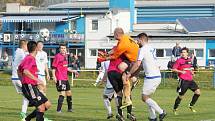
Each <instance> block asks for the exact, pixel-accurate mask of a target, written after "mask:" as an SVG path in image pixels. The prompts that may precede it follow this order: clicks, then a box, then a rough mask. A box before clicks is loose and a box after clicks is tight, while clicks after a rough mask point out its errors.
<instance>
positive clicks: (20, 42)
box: [19, 39, 28, 51]
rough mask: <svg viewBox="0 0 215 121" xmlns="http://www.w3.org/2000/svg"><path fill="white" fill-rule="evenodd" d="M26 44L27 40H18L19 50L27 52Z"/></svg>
mask: <svg viewBox="0 0 215 121" xmlns="http://www.w3.org/2000/svg"><path fill="white" fill-rule="evenodd" d="M27 43H28V41H27V40H24V39H22V40H19V48H22V49H24V50H25V51H27V50H28V48H27Z"/></svg>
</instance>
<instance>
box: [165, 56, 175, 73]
mask: <svg viewBox="0 0 215 121" xmlns="http://www.w3.org/2000/svg"><path fill="white" fill-rule="evenodd" d="M174 63H175V57H173V56H172V57H171V60H170V61H169V62H168V64H167V68H168V70H172V67H173V65H174Z"/></svg>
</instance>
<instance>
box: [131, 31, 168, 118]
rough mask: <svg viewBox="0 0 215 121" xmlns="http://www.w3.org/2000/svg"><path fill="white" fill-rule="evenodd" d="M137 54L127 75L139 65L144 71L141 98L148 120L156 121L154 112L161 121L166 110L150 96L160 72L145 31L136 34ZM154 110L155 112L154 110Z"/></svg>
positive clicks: (157, 82) (156, 85)
mask: <svg viewBox="0 0 215 121" xmlns="http://www.w3.org/2000/svg"><path fill="white" fill-rule="evenodd" d="M138 43H139V47H140V49H139V55H138V58H137V61H136V62H135V63H134V64H133V66H132V67H131V70H130V71H129V72H127V77H130V76H131V74H133V73H134V72H135V71H136V70H137V69H138V68H139V66H140V65H141V62H142V64H143V69H144V71H145V78H144V83H143V89H142V100H143V101H144V102H145V103H146V104H147V105H148V109H149V113H150V117H149V120H150V121H157V117H156V112H158V113H159V119H160V121H162V120H163V119H164V117H165V116H166V112H165V111H164V110H163V109H161V108H160V106H159V105H158V104H157V103H156V102H155V101H154V100H153V99H152V98H151V97H150V96H151V95H152V94H153V93H154V92H155V90H156V88H157V87H158V86H159V84H160V82H161V73H160V69H159V66H158V65H157V61H156V56H155V49H154V48H152V47H151V46H150V45H149V44H148V36H147V34H146V33H141V34H139V35H138ZM155 111H156V112H155Z"/></svg>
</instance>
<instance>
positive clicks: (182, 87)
mask: <svg viewBox="0 0 215 121" xmlns="http://www.w3.org/2000/svg"><path fill="white" fill-rule="evenodd" d="M188 89H190V90H192V91H193V92H194V91H196V90H197V89H199V87H198V85H197V84H196V82H195V81H193V80H192V81H187V80H183V79H180V80H179V82H178V87H177V92H178V93H179V95H184V94H185V93H186V92H187V90H188Z"/></svg>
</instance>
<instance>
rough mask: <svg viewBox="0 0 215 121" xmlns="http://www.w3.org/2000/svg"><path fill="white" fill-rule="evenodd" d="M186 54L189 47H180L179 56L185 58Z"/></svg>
mask: <svg viewBox="0 0 215 121" xmlns="http://www.w3.org/2000/svg"><path fill="white" fill-rule="evenodd" d="M188 54H189V49H188V48H187V47H183V48H182V49H181V56H182V57H184V58H187V57H188Z"/></svg>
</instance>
